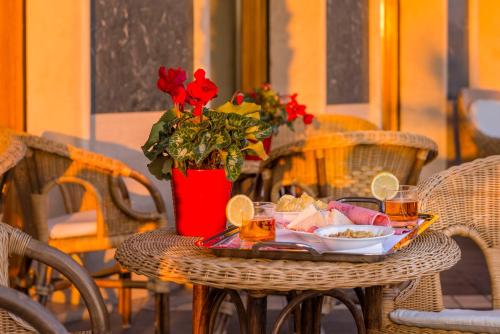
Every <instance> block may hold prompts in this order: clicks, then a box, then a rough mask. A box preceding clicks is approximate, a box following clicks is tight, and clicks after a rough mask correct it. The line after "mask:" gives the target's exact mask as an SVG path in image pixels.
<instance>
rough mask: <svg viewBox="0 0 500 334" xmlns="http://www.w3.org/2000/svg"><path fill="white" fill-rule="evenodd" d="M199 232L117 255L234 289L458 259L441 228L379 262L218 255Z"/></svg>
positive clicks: (124, 248) (326, 284) (318, 282)
mask: <svg viewBox="0 0 500 334" xmlns="http://www.w3.org/2000/svg"><path fill="white" fill-rule="evenodd" d="M196 240H198V238H193V237H183V236H178V235H175V234H173V233H172V232H171V231H166V230H156V231H151V232H146V233H141V234H136V235H134V236H133V237H131V238H129V239H128V240H126V241H125V242H123V243H122V244H121V246H120V247H119V248H118V250H117V251H116V254H115V258H116V259H117V260H118V262H120V264H121V265H122V266H123V267H125V268H126V269H128V270H130V271H133V272H135V273H138V274H142V275H145V276H147V277H149V278H153V279H160V280H164V281H170V282H176V283H181V284H182V283H193V284H201V285H206V286H211V287H215V288H229V289H235V290H275V291H290V290H305V289H308V290H309V289H311V290H329V289H334V288H353V287H366V286H375V285H383V284H389V283H399V282H404V281H407V280H410V279H416V278H418V277H421V276H425V275H430V274H433V273H437V272H440V271H443V270H446V269H449V268H450V267H452V266H453V265H454V264H455V263H457V262H458V260H459V259H460V249H459V247H458V245H457V244H456V243H455V242H454V241H453V240H452V239H451V238H449V237H447V236H445V235H444V234H442V233H439V232H428V233H425V234H424V235H421V236H419V237H418V238H417V239H416V240H414V241H413V242H412V243H411V244H410V245H409V246H408V247H406V248H404V249H402V250H401V251H399V252H397V253H395V254H392V255H390V256H388V257H387V258H386V259H384V260H383V261H380V262H375V263H349V262H311V261H289V260H265V259H242V258H225V257H216V256H215V255H213V254H211V253H210V252H209V251H208V250H206V249H202V248H200V247H197V246H195V245H194V242H195V241H196Z"/></svg>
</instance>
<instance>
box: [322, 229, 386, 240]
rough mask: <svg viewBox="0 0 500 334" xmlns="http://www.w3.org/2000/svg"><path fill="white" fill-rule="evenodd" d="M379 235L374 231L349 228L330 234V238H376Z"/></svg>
mask: <svg viewBox="0 0 500 334" xmlns="http://www.w3.org/2000/svg"><path fill="white" fill-rule="evenodd" d="M376 236H377V235H376V234H375V233H373V232H370V231H354V230H351V229H350V228H348V229H347V230H345V231H342V232H338V233H334V234H330V235H329V237H330V238H353V239H359V238H374V237H376Z"/></svg>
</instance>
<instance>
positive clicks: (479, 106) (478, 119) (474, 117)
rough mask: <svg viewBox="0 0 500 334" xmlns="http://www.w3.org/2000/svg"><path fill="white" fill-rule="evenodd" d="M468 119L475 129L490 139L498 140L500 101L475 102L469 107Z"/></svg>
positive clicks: (499, 133)
mask: <svg viewBox="0 0 500 334" xmlns="http://www.w3.org/2000/svg"><path fill="white" fill-rule="evenodd" d="M470 118H471V121H472V122H473V123H474V125H475V126H476V128H478V129H479V131H481V132H482V133H484V134H485V135H487V136H490V137H497V138H500V101H499V100H477V101H474V102H473V103H472V104H471V106H470Z"/></svg>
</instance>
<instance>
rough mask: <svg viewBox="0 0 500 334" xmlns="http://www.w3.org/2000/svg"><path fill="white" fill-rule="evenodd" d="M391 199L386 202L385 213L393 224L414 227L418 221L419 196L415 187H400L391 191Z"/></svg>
mask: <svg viewBox="0 0 500 334" xmlns="http://www.w3.org/2000/svg"><path fill="white" fill-rule="evenodd" d="M390 194H391V196H390V198H388V199H386V200H385V203H384V205H385V213H386V214H387V215H388V216H389V218H390V220H391V222H396V223H407V225H412V224H414V223H416V222H417V219H418V194H417V187H415V186H399V188H398V189H397V190H393V191H390Z"/></svg>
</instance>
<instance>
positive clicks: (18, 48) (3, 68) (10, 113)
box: [0, 0, 24, 130]
mask: <svg viewBox="0 0 500 334" xmlns="http://www.w3.org/2000/svg"><path fill="white" fill-rule="evenodd" d="M23 15H24V5H23V1H18V0H2V1H0V48H1V50H2V54H1V56H0V126H6V127H10V128H13V129H16V130H23V129H24V41H23V30H24V22H23Z"/></svg>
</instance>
